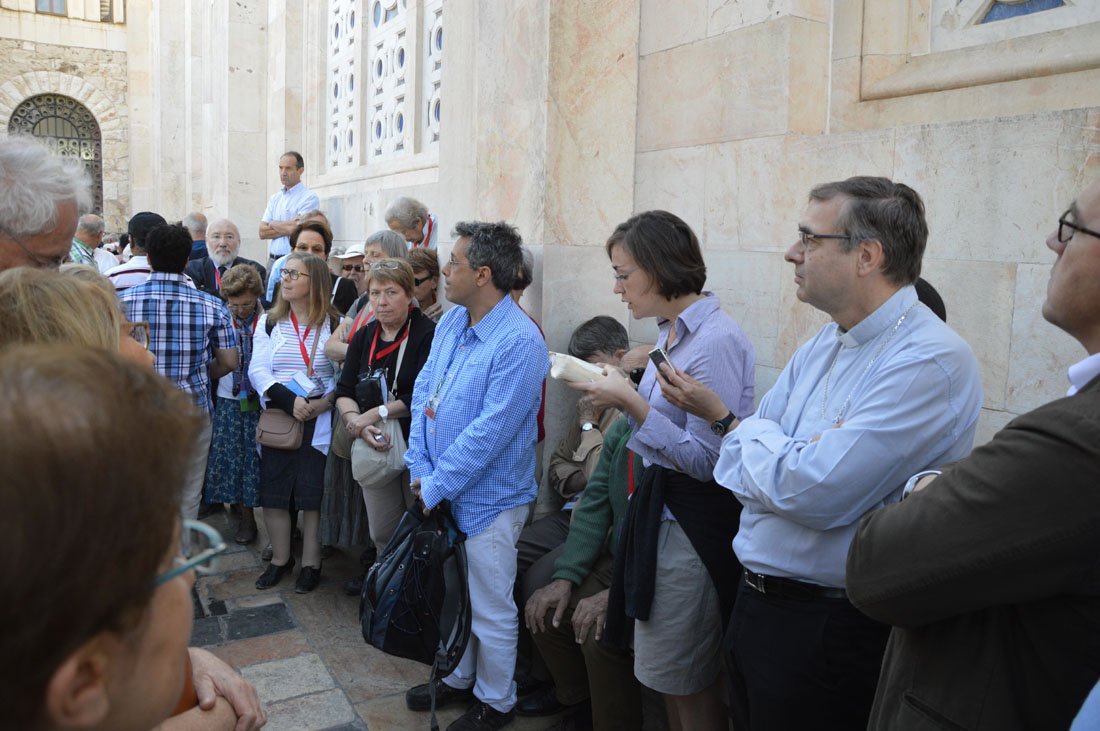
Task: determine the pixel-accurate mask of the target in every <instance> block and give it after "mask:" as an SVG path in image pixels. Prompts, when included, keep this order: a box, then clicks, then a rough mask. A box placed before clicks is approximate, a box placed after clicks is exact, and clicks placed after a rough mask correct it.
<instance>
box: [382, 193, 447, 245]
mask: <svg viewBox="0 0 1100 731" xmlns="http://www.w3.org/2000/svg"><path fill="white" fill-rule="evenodd" d="M385 218H386V225H387V226H389V227H390V230H391V231H396V232H397V233H399V234H401V235H402V236H404V237H405V241H407V242H408V243H409V248H410V249H417V248H425V249H434V248H436V243H437V242H438V239H439V234H438V232H437V231H436V226H435V216H433V215H432V214H430V213H428V207H427V206H425V205H424V204H423V203H421V202H420V201H418V200H416V199H415V198H409V197H407V196H402V197H400V198H398V199H397V200H395V201H394V202H393V203H391V204H390V207H389V208H387V209H386V214H385Z"/></svg>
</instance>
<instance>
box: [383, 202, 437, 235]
mask: <svg viewBox="0 0 1100 731" xmlns="http://www.w3.org/2000/svg"><path fill="white" fill-rule="evenodd" d="M384 220H385V221H386V223H387V224H388V223H389V222H390V221H397V222H398V223H399V224H401V225H402V226H404V227H405V228H410V227H411V226H415V225H416V222H417V221H420V225H421V226H423V225H424V224H425V223H427V221H428V207H427V206H425V205H424V204H423V203H421V202H420V201H418V200H416V199H415V198H409V197H407V196H401V197H400V198H398V199H397V200H395V201H394V202H393V203H391V204H390V207H389V208H387V209H386V214H385V216H384Z"/></svg>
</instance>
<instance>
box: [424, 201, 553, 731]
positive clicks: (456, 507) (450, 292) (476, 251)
mask: <svg viewBox="0 0 1100 731" xmlns="http://www.w3.org/2000/svg"><path fill="white" fill-rule="evenodd" d="M454 235H455V236H457V237H458V240H457V241H456V243H455V246H454V249H453V250H452V252H451V259H450V261H449V262H448V263H447V265H446V266H445V267H444V268H443V274H444V276H445V277H446V285H445V286H446V294H447V299H448V300H450V301H451V302H454V303H455V305H456V307H454V308H452V309H451V310H449V311H448V312H447V313H446V314H445V315H443V317H442V318H441V319H440V321H439V325H438V326H437V327H436V330H435V337H434V339H433V340H432V354H431V355H430V356H429V357H428V362H427V363H426V364H425V365H424V368H423V369H422V370H421V371H420V375H419V376H418V377H417V379H416V387H415V390H414V395H413V405H412V430H411V432H410V435H409V449H408V452H406V454H405V462H406V464H408V466H409V477H410V478H411V480H412V485H411V488H412V491H413V494H415V495H417V496H418V497H419V498H420V499H421V500H422V501H423V504H424V506H425V507H426V508H434V507H435V506H436V505H438V504H439V503H440V502H442V501H443V500H447V501H449V502H450V504H451V510H452V513H453V515H454V517H455V520H456V521H457V523H458V527H459V528H460V529H462V531H463V532H465V533H466V535H467V540H466V553H467V557H468V561H469V586H470V609H471V614H472V616H473V622H472V630H471V637H470V643H469V645H467V647H466V652H465V654H463V656H462V659H461V660H460V661H459V665H458V669H457V670H455V672H454V673H452V674H451V675H449V676H447V677H446V678H444V679H443V682H442V683H440V684H439V688H438V692H437V696H436V697H437V705H438V706H446V705H451V704H455V703H465V702H468V701H469V700H470V699H471V697H473V698H475V699H476V700H477V702H476V703H474V704H473V706H471V707H470V709H469V710H468V711H467V712H466V714H465V715H463V716H461V717H460V718H459V719H458V720H456V721H455V722H454V723H452V724H451V725H450V726H449V727H448V731H480V730H485V731H490V730H492V729H499V728H503V727H504V726H506V725H507V724H508V723H510V722H511V720H512V718H513V715H514V711H513V710H512V709H513V706H515V704H516V684H515V683H514V682H513V681H512V673H513V671H514V670H515V664H516V640H517V630H518V626H519V622H518V615H517V613H516V604H515V600H514V599H513V597H512V587H513V585H514V583H515V579H516V541H518V540H519V534H520V531H521V530H522V529H523V524H524V522H525V520H526V518H527V506H528V504H529V503H531V502H534V500H535V497H536V495H537V494H538V483H537V482H536V480H535V439H536V434H535V415H536V414H537V413H538V410H539V402H540V400H541V396H540V394H541V391H542V380H543V378H544V377H545V375H546V371H547V369H548V368H549V366H550V359H549V356H548V354H547V352H546V344H545V342H544V341H543V339H542V335H541V334H540V333H539V330H538V327H536V325H535V323H534V322H532V321H531V318H529V317H528V316H527V315H526V314H525V313H524V312H523V310H521V309H520V308H519V306H518V305H516V303H515V302H514V301H513V300H512V298H511V297H510V296H509V292H510V290H511V289H512V284H513V283H514V282H515V278H516V272H517V271H518V270H519V267H520V265H521V264H522V261H523V259H522V251H521V246H522V241H521V240H520V237H519V234H517V233H516V230H515V229H514V228H512V227H511V226H509V225H508V224H505V223H482V222H469V223H460V224H458V225H457V226H456V227H455V233H454ZM405 701H406V704H407V705H408V706H409V708H410V709H412V710H420V711H423V710H428V708H429V706H430V701H429V697H428V687H427V685H420V686H417V687H415V688H412V689H410V690H409V692H408V693H407V694H406V696H405Z"/></svg>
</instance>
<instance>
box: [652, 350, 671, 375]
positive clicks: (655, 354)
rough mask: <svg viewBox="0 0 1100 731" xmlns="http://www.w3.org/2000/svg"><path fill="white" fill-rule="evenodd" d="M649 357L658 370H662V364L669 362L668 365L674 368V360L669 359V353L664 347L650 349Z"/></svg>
mask: <svg viewBox="0 0 1100 731" xmlns="http://www.w3.org/2000/svg"><path fill="white" fill-rule="evenodd" d="M649 359H650V360H651V361H653V367H654V368H656V369H657V372H658V373H660V372H661V364H662V363H668V367H669V368H672V367H673V366H672V361H670V360H669V359H668V353H666V352H665V349H664V348H654V349H653V350H651V351H649Z"/></svg>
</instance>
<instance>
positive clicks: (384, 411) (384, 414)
mask: <svg viewBox="0 0 1100 731" xmlns="http://www.w3.org/2000/svg"><path fill="white" fill-rule="evenodd" d="M378 415H379V416H380V417H382V421H385V420H386V419H388V418H389V416H390V410H389V409H387V408H386V405H385V404H382V405H381V406H379V407H378ZM712 428H713V427H712Z"/></svg>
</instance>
